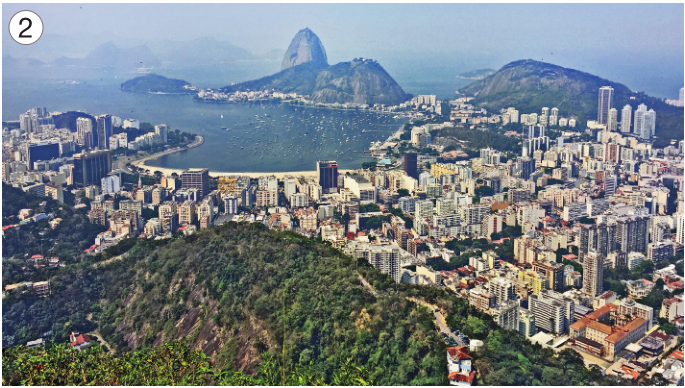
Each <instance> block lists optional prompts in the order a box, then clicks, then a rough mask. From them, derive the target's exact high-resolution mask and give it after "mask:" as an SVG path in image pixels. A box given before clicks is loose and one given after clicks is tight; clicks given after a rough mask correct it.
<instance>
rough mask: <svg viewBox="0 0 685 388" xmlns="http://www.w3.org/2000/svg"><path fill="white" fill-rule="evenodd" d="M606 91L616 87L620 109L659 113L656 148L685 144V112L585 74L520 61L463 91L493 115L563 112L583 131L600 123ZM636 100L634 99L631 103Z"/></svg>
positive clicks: (615, 99) (532, 61)
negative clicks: (507, 110)
mask: <svg viewBox="0 0 685 388" xmlns="http://www.w3.org/2000/svg"><path fill="white" fill-rule="evenodd" d="M602 86H611V87H613V88H614V104H613V105H614V107H615V108H616V109H618V110H619V119H620V110H621V108H623V106H625V105H626V104H629V105H630V106H631V107H632V108H633V112H634V111H635V110H636V109H637V106H638V105H639V104H642V103H644V104H646V105H647V107H648V108H649V109H654V110H655V111H656V117H657V119H656V136H657V137H658V139H657V140H656V141H655V145H656V146H661V147H663V146H666V145H668V144H669V142H670V140H671V139H678V140H682V139H683V108H678V107H675V106H671V105H668V104H666V103H665V102H664V101H663V100H661V99H658V98H655V97H650V96H648V95H646V94H644V93H635V92H632V91H631V90H630V89H628V87H627V86H625V85H623V84H620V83H618V82H613V81H609V80H606V79H603V78H600V77H597V76H594V75H592V74H588V73H584V72H582V71H578V70H574V69H568V68H564V67H561V66H557V65H553V64H550V63H545V62H539V61H534V60H520V61H515V62H511V63H509V64H507V65H505V66H504V67H502V68H501V69H500V70H499V71H497V72H496V73H495V74H493V75H491V76H489V77H487V78H485V79H483V80H480V81H477V82H474V83H472V84H470V85H468V86H466V87H464V88H462V89H461V90H460V91H459V92H460V93H462V94H465V95H470V96H474V97H475V99H474V100H473V102H474V103H475V104H476V105H478V106H482V107H485V108H487V109H489V110H491V111H492V110H499V109H504V108H508V107H510V106H513V107H516V109H518V110H519V112H521V113H529V112H539V111H540V109H541V108H542V107H544V106H546V107H549V108H552V107H557V108H559V115H560V116H563V117H576V118H577V119H578V124H579V125H580V126H581V128H583V127H585V123H586V122H587V120H596V119H597V95H598V93H599V88H600V87H602ZM631 97H634V99H631Z"/></svg>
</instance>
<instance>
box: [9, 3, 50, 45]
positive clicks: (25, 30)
mask: <svg viewBox="0 0 685 388" xmlns="http://www.w3.org/2000/svg"><path fill="white" fill-rule="evenodd" d="M9 29H10V35H11V36H12V39H14V41H15V42H17V43H19V44H24V45H28V44H33V43H36V41H37V40H38V39H40V36H41V35H43V21H42V20H41V19H40V16H38V15H37V14H36V13H35V12H32V11H19V12H17V13H16V14H15V15H14V16H12V20H10V25H9Z"/></svg>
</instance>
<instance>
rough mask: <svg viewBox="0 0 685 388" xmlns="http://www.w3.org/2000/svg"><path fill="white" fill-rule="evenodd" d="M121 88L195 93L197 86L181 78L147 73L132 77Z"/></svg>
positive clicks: (127, 90) (132, 90) (168, 92)
mask: <svg viewBox="0 0 685 388" xmlns="http://www.w3.org/2000/svg"><path fill="white" fill-rule="evenodd" d="M121 90H123V91H126V92H140V93H150V94H195V93H197V92H196V91H195V88H194V87H193V86H191V85H190V83H189V82H187V81H183V80H180V79H173V78H167V77H163V76H161V75H157V74H147V75H144V76H142V77H136V78H133V79H130V80H128V81H126V82H124V83H123V84H121Z"/></svg>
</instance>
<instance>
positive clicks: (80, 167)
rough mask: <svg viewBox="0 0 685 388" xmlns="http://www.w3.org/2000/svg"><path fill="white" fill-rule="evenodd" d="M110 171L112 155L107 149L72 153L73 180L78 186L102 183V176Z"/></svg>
mask: <svg viewBox="0 0 685 388" xmlns="http://www.w3.org/2000/svg"><path fill="white" fill-rule="evenodd" d="M110 171H112V156H111V153H110V151H109V150H99V151H94V152H82V153H80V154H76V155H74V170H73V177H74V178H73V182H74V185H76V186H78V187H86V186H90V185H97V186H98V187H99V186H100V185H101V183H102V178H104V177H106V176H107V175H108V174H109V173H110Z"/></svg>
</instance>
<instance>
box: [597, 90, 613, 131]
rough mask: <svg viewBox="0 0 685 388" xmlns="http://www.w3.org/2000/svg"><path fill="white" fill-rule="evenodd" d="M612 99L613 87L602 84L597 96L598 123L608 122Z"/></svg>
mask: <svg viewBox="0 0 685 388" xmlns="http://www.w3.org/2000/svg"><path fill="white" fill-rule="evenodd" d="M613 99H614V88H612V87H611V86H602V87H601V88H599V98H598V101H597V122H598V123H599V124H608V122H609V109H611V106H612V103H613Z"/></svg>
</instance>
